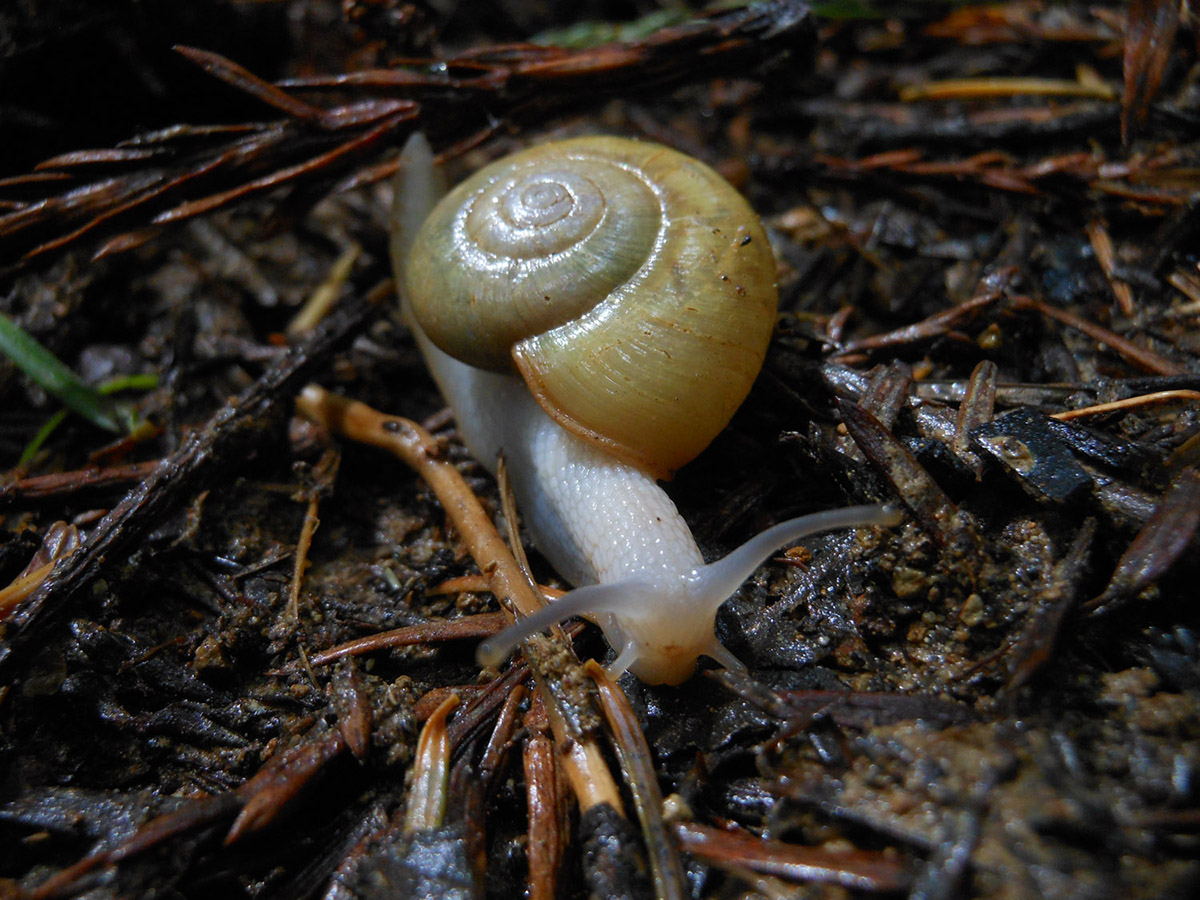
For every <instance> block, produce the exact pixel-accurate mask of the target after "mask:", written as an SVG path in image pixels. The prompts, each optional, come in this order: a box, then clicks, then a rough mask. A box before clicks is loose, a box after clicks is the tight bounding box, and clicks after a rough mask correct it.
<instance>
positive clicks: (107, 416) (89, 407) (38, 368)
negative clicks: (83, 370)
mask: <svg viewBox="0 0 1200 900" xmlns="http://www.w3.org/2000/svg"><path fill="white" fill-rule="evenodd" d="M0 353H3V354H4V355H5V356H7V357H8V358H9V359H11V360H12V361H13V363H14V364H15V365H16V366H17V368H19V369H20V370H21V371H22V372H24V373H25V374H26V375H28V376H29V377H30V378H32V379H33V380H34V381H35V382H37V383H38V384H39V385H41V386H42V388H44V389H45V390H46V391H47V392H48V393H50V394H52V395H53V396H55V397H57V398H58V399H59V400H61V401H62V402H63V405H65V406H66V407H67V408H68V409H71V410H73V411H75V412H77V413H79V415H81V416H83V417H84V418H85V419H87V420H88V421H89V422H91V423H92V424H94V425H96V426H98V427H100V428H103V429H104V430H105V431H115V432H119V431H120V430H121V426H120V423H119V422H118V421H117V419H116V417H115V416H114V415H113V404H112V401H111V400H109V399H107V398H106V397H103V396H102V395H101V394H100V393H98V392H97V391H94V390H92V389H91V388H90V387H88V386H87V385H86V384H84V383H83V382H82V381H80V379H79V376H78V375H76V374H75V373H74V372H72V371H71V370H70V369H69V368H67V367H66V366H65V365H63V364H62V363H61V362H59V361H58V358H57V357H56V356H55V355H54V354H53V353H51V352H50V351H49V350H47V349H46V348H45V347H43V346H42V345H41V344H39V343H38V342H37V341H36V340H34V339H33V338H32V337H31V336H30V335H29V334H28V333H26V332H25V331H24V330H23V329H22V328H21V327H20V326H19V325H17V323H16V322H14V321H13V320H12V319H10V318H9V317H8V316H6V315H4V314H3V313H0Z"/></svg>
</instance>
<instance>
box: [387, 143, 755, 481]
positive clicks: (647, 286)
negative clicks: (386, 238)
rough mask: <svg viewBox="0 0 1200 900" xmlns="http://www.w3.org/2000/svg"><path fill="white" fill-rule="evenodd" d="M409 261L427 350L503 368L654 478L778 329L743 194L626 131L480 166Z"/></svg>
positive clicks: (695, 442) (677, 459) (682, 451)
mask: <svg viewBox="0 0 1200 900" xmlns="http://www.w3.org/2000/svg"><path fill="white" fill-rule="evenodd" d="M405 270H406V271H405V282H406V284H405V287H406V291H407V296H408V298H409V302H410V304H411V309H412V312H413V314H414V315H415V316H416V318H417V321H418V322H419V323H420V325H421V327H422V328H423V329H424V331H425V333H426V334H427V335H428V336H429V337H430V339H432V341H433V342H434V343H435V344H436V345H437V346H438V347H440V348H441V349H442V350H444V351H445V352H447V353H449V354H450V355H451V356H454V357H456V358H458V359H460V360H462V361H464V362H466V363H468V364H470V365H474V366H477V367H480V368H486V369H492V370H496V371H510V370H512V369H514V368H515V369H516V370H517V371H518V372H519V373H520V374H521V376H522V377H523V378H524V380H525V382H526V384H527V385H528V386H529V389H530V391H531V392H532V393H533V394H534V396H535V397H536V398H537V401H538V403H539V404H540V405H541V406H542V408H543V409H545V410H546V412H547V413H548V414H549V415H550V416H551V417H552V418H554V419H555V420H556V421H557V422H558V423H559V424H560V425H562V426H563V427H564V428H567V429H568V430H570V431H572V432H573V433H575V434H577V435H579V436H580V437H583V438H584V439H586V440H589V441H593V442H595V443H597V444H599V445H601V446H602V447H603V448H605V449H606V450H607V451H608V452H610V453H612V454H613V455H615V456H617V457H619V458H621V459H623V460H625V461H627V462H630V463H632V464H633V465H635V466H637V467H639V468H641V469H642V470H644V471H646V472H649V473H650V474H652V475H655V476H656V477H660V478H666V477H670V475H671V474H672V473H673V472H674V471H675V470H676V469H677V468H678V467H680V466H682V465H683V464H684V463H686V462H687V461H689V460H690V459H692V458H693V457H694V456H696V455H697V454H698V453H699V452H700V451H701V450H703V449H704V448H705V447H706V446H707V445H708V444H709V443H710V442H711V440H712V439H713V438H714V437H715V436H716V434H717V433H718V432H719V431H720V430H721V429H722V428H724V427H725V425H726V424H727V423H728V421H729V419H730V417H732V415H733V413H734V411H735V410H736V409H737V408H738V406H739V405H740V404H741V402H742V400H743V399H745V396H746V394H747V393H748V392H749V390H750V387H751V385H752V384H753V382H754V379H755V377H756V376H757V374H758V371H759V369H760V368H761V366H762V362H763V358H764V356H765V354H766V348H767V343H768V341H769V339H770V336H771V330H772V328H773V326H774V323H775V309H776V305H777V293H776V288H775V281H774V278H775V263H774V259H773V257H772V255H771V250H770V247H769V245H768V243H767V238H766V235H765V234H764V232H763V229H762V225H761V224H760V223H759V220H758V217H757V216H756V215H755V214H754V211H753V210H752V209H751V208H750V206H749V204H748V203H747V202H746V201H745V200H744V199H743V198H742V197H741V195H740V194H738V193H737V191H736V190H734V189H733V187H732V186H730V185H729V184H728V183H727V182H726V181H725V180H724V179H722V178H721V176H719V175H718V174H717V173H716V172H714V171H713V170H712V169H710V168H709V167H708V166H706V165H704V164H703V163H700V162H698V161H697V160H694V159H692V158H690V157H688V156H684V155H683V154H681V153H678V152H676V151H674V150H671V149H669V148H667V147H663V146H661V145H658V144H651V143H642V142H639V141H632V140H627V139H623V138H613V137H586V138H578V139H575V140H569V141H561V142H558V143H552V144H545V145H542V146H538V147H534V148H531V149H529V150H526V151H524V152H522V153H518V154H515V155H513V156H509V157H506V158H504V159H502V160H499V161H498V162H495V163H493V164H491V165H489V166H486V167H485V168H483V169H481V170H480V171H479V172H477V173H476V174H475V175H474V176H472V177H471V178H469V179H468V180H467V181H465V182H463V183H462V184H460V185H459V186H458V187H457V188H455V189H454V190H453V191H451V192H450V193H449V194H448V195H447V196H446V197H445V198H444V199H443V200H442V201H441V202H440V203H439V204H438V206H437V208H436V209H434V211H433V213H432V214H431V215H430V216H429V217H428V218H427V219H426V220H425V222H424V224H423V225H422V226H421V228H420V230H419V232H418V234H417V236H416V238H415V240H414V243H413V248H412V251H411V254H410V256H409V260H408V265H407V266H406V267H405Z"/></svg>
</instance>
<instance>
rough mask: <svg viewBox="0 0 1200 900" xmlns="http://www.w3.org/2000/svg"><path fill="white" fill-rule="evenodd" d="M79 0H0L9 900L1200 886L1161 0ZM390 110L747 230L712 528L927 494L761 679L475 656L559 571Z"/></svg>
mask: <svg viewBox="0 0 1200 900" xmlns="http://www.w3.org/2000/svg"><path fill="white" fill-rule="evenodd" d="M75 6H76V4H74V3H73V2H71V0H64V2H63V3H61V4H54V5H47V6H46V8H45V9H41V8H40V7H39V9H38V10H33V8H32V7H30V8H29V10H26V9H25V7H22V8H21V10H20V11H17V12H6V13H0V31H3V30H4V28H5V27H7V28H8V30H9V31H10V32H11V35H12V37H11V53H10V50H9V49H6V50H5V51H4V55H3V56H2V57H0V71H5V72H7V71H9V70H11V71H12V72H20V73H28V72H36V73H38V74H37V77H36V78H34V79H32V80H30V79H28V78H26V79H23V80H24V81H25V82H27V83H29V85H30V87H29V88H28V90H27V91H26V92H25V93H19V94H14V93H13V92H12V89H11V87H9V86H8V85H10V84H13V83H15V81H14V80H11V79H10V80H8V81H7V82H5V81H4V80H0V121H2V122H4V123H5V128H6V129H7V128H10V127H11V128H13V129H16V130H14V131H13V132H12V133H13V134H14V135H16V136H17V138H18V140H17V144H19V145H20V146H19V147H14V148H12V149H7V150H5V151H4V155H0V165H10V166H12V168H11V169H7V170H0V315H3V317H4V318H3V321H4V322H5V323H6V325H5V327H6V329H7V330H8V331H9V332H10V336H15V338H14V340H15V341H16V343H17V344H19V345H20V347H23V348H25V351H29V352H25V351H22V352H18V354H17V355H18V356H19V357H21V358H19V359H16V360H14V361H8V360H5V359H4V358H0V402H2V403H3V407H2V408H3V410H4V414H3V416H0V470H3V471H2V474H0V772H2V773H3V775H2V776H0V838H2V839H0V897H4V898H10V897H11V898H23V900H34V898H58V897H74V896H87V897H93V898H107V897H113V898H115V897H119V896H175V897H186V898H197V900H198V898H207V897H245V898H255V900H270V898H293V897H325V898H330V900H348V898H368V897H384V896H400V895H403V896H426V897H463V898H467V897H471V898H475V897H512V896H518V895H522V894H525V893H528V895H529V896H531V897H536V898H552V897H572V898H574V897H585V896H606V897H629V898H642V897H651V896H662V897H695V898H700V897H704V898H710V897H711V898H726V897H728V898H734V897H751V896H771V897H774V896H796V895H799V894H801V893H802V894H803V896H805V897H814V898H831V900H832V898H843V897H867V896H878V895H881V894H882V895H890V896H898V895H902V894H907V895H908V896H910V897H914V898H935V897H936V898H953V897H980V898H995V900H1008V898H1023V897H1033V896H1037V897H1047V898H1076V897H1088V898H1097V900H1101V898H1109V897H1112V898H1118V897H1120V898H1127V897H1128V898H1157V897H1186V896H1192V895H1194V894H1195V893H1196V892H1197V890H1200V865H1198V864H1197V863H1196V861H1195V860H1196V859H1197V857H1198V855H1200V853H1198V850H1200V847H1198V837H1197V836H1198V834H1200V828H1198V826H1200V775H1198V773H1200V611H1198V607H1197V605H1196V603H1195V602H1194V599H1193V595H1194V589H1193V585H1194V583H1195V579H1196V578H1197V576H1200V534H1198V533H1200V471H1198V470H1200V402H1197V401H1198V400H1200V340H1198V336H1200V253H1198V252H1197V249H1196V248H1197V246H1198V245H1197V239H1198V238H1200V181H1198V179H1197V175H1196V173H1197V165H1198V163H1200V130H1198V128H1197V123H1198V122H1200V94H1197V91H1196V86H1195V77H1194V76H1195V71H1196V70H1197V67H1198V66H1200V43H1198V41H1197V19H1196V16H1195V15H1194V10H1192V8H1191V7H1190V6H1189V5H1188V4H1182V5H1181V4H1179V3H1172V2H1167V0H1133V2H1131V3H1128V4H1118V3H1113V2H1102V3H1100V4H1091V5H1087V4H1082V3H1065V4H1049V5H1047V4H1044V3H1041V2H1037V0H1008V2H1002V3H999V4H991V5H970V4H968V5H961V4H940V3H932V4H929V3H922V4H912V3H902V2H897V3H879V2H874V0H872V2H868V3H861V4H853V9H852V10H851V9H850V8H849V7H848V6H846V5H844V4H836V3H834V4H825V5H822V6H820V7H818V8H817V9H816V10H815V11H814V10H810V9H809V8H808V7H807V6H806V5H805V4H803V3H800V2H797V0H771V2H765V3H757V4H750V5H747V6H743V7H737V8H732V9H725V10H723V11H718V12H713V13H707V14H694V15H692V14H688V13H687V11H686V10H685V9H682V8H679V7H677V6H674V5H672V8H671V9H669V10H666V9H656V8H652V7H653V5H651V6H650V7H647V6H645V5H636V4H609V3H599V4H597V3H585V4H582V5H580V4H571V5H568V4H523V3H520V2H515V0H502V2H500V3H498V4H495V5H494V7H495V8H494V9H493V8H492V7H493V5H472V4H465V5H460V7H461V8H460V7H455V9H454V11H447V10H446V9H444V8H443V7H440V6H438V5H435V4H426V3H423V2H411V3H410V2H402V0H395V2H393V0H348V2H345V3H341V4H338V3H333V2H329V0H272V2H270V3H265V4H264V3H255V2H245V0H206V2H205V3H203V4H200V6H199V7H198V8H199V9H200V10H201V11H202V12H210V13H212V15H213V16H215V17H218V18H220V20H221V21H222V22H228V23H229V24H228V26H227V27H226V28H225V30H227V31H229V32H230V34H229V35H228V36H225V37H222V36H221V35H220V34H216V33H214V32H213V31H212V30H210V29H201V27H200V26H199V25H197V24H196V23H195V22H190V20H189V19H187V17H182V18H181V17H180V14H179V12H178V10H175V9H174V7H173V5H172V4H153V3H152V4H148V5H146V4H143V6H144V7H145V8H144V9H142V10H141V12H140V14H139V15H140V18H137V17H127V16H126V14H125V12H124V11H123V9H116V10H113V11H112V12H111V13H109V14H108V15H107V16H98V15H96V14H94V13H91V12H89V13H88V14H86V15H84V14H79V11H78V10H77V9H75ZM483 6H487V9H486V10H484V9H482V7H483ZM635 9H636V10H639V11H643V12H646V13H647V15H646V16H645V17H644V18H642V19H638V20H635V21H632V22H623V21H622V22H618V21H615V20H616V19H617V18H619V17H621V16H624V15H627V14H629V13H631V12H632V11H633V10H635ZM218 14H219V15H218ZM201 18H203V17H201ZM593 19H597V20H603V21H591V20H593ZM584 20H589V21H584ZM609 20H614V21H609ZM66 21H71V22H73V23H74V25H73V28H74V29H76V30H77V33H76V32H75V31H68V30H64V29H63V28H62V27H61V26H62V25H63V23H64V22H66ZM268 35H269V36H270V37H268ZM250 36H255V37H256V38H257V40H254V39H251V38H250ZM534 37H540V39H539V41H538V42H536V43H534V42H531V41H527V40H526V39H530V38H534ZM7 46H8V45H6V47H7ZM114 47H117V48H123V49H122V50H121V52H120V53H114V50H113V48H114ZM172 47H174V48H175V49H174V50H172V49H171V48H172ZM73 56H77V57H78V58H77V59H75V58H72V57H73ZM118 58H122V59H126V60H127V61H128V70H129V72H132V73H134V77H131V78H126V77H124V75H123V74H121V73H119V72H118V67H117V64H116V63H115V62H114V60H115V59H118ZM89 65H91V66H93V67H94V68H93V70H91V71H90V75H91V77H88V78H79V77H78V76H77V73H78V72H80V71H84V72H88V69H87V66H89ZM110 75H111V77H110ZM118 75H120V77H118ZM59 77H71V78H72V80H73V82H74V83H76V85H77V90H78V91H79V93H80V95H81V97H86V98H88V99H87V100H86V104H90V106H92V107H94V109H93V110H92V111H91V112H90V113H89V114H87V115H83V114H82V113H81V112H80V109H79V104H80V103H85V101H84V100H82V99H79V98H76V97H71V98H69V99H70V102H71V103H73V104H76V106H75V107H74V112H70V111H69V108H68V107H65V106H63V105H62V103H66V102H67V100H62V101H61V102H60V101H58V100H55V99H54V97H53V94H54V91H52V90H50V88H51V87H52V86H53V85H54V84H55V83H56V79H57V78H59ZM206 92H208V93H206ZM168 100H169V102H166V101H168ZM95 109H104V110H106V114H105V115H97V114H95ZM55 129H57V131H56V130H55ZM416 130H422V131H425V132H426V133H427V134H428V136H429V137H430V140H431V142H432V144H433V146H434V148H435V149H436V150H437V151H438V154H439V158H440V160H441V161H442V162H443V164H444V166H445V168H446V171H447V174H448V176H449V177H451V178H452V179H453V178H456V177H458V176H460V175H462V174H465V173H466V172H469V171H471V170H473V169H474V168H476V167H478V166H479V165H481V164H482V163H483V162H485V161H487V160H489V159H491V158H494V157H496V156H499V155H501V154H503V153H505V152H507V151H509V150H511V149H513V148H515V147H517V146H522V145H525V144H527V143H530V142H535V141H539V140H544V139H547V138H548V137H551V136H561V135H563V134H577V133H584V132H597V131H604V132H614V133H620V134H627V135H631V136H635V137H643V138H647V139H652V140H658V141H662V142H665V143H668V144H670V145H672V146H675V147H677V148H679V149H681V150H683V151H685V152H688V153H691V154H693V155H695V156H698V157H699V158H701V159H704V160H705V161H707V162H709V163H710V164H712V165H713V166H715V167H716V168H717V169H718V170H719V171H721V172H722V174H724V175H725V176H726V177H727V178H729V179H730V180H731V181H732V182H733V183H734V184H735V185H737V186H738V187H739V189H741V190H742V191H743V192H744V193H745V194H746V195H747V197H748V198H749V199H750V200H751V202H752V203H753V205H754V206H755V208H756V209H757V210H759V212H760V213H761V214H762V216H763V218H764V222H765V224H766V226H767V229H768V232H769V235H770V238H771V242H772V246H773V249H774V251H775V253H776V258H777V261H778V280H779V286H780V294H781V316H780V321H779V326H778V328H777V330H776V335H775V338H774V340H773V342H772V344H771V347H770V350H769V353H768V357H767V363H766V367H765V369H764V371H763V374H762V375H761V376H760V378H759V380H758V382H757V383H756V385H755V387H754V389H753V391H752V392H751V395H750V397H749V398H748V400H747V402H746V403H745V405H744V406H743V408H742V409H741V410H740V411H739V413H738V414H737V416H736V417H735V419H734V420H733V422H732V423H731V425H730V426H729V427H728V428H727V429H726V430H725V432H723V433H722V434H721V435H720V436H719V437H718V438H717V440H716V441H715V442H714V443H713V445H712V446H711V447H710V448H709V449H708V450H707V451H706V452H705V453H704V454H703V455H702V456H701V457H700V458H698V459H697V460H695V461H694V462H693V463H691V464H689V465H688V466H686V467H685V468H684V469H682V470H681V471H680V473H679V474H678V476H677V478H676V479H675V480H674V481H673V482H672V483H671V484H670V485H669V487H668V489H669V491H670V492H671V494H672V496H673V498H674V499H675V500H676V502H677V503H678V505H679V506H680V509H681V510H682V512H683V513H684V515H685V517H686V518H687V519H688V521H689V523H691V525H692V527H693V530H694V532H695V534H696V537H697V538H698V540H699V543H700V545H701V547H702V549H703V551H704V553H705V555H706V556H708V557H710V558H711V557H716V556H719V555H721V554H722V553H724V552H726V551H728V550H729V549H730V548H732V547H734V546H736V545H738V544H740V543H741V542H742V540H744V539H745V538H746V537H748V536H750V535H751V534H752V533H755V532H757V531H760V530H761V529H762V528H763V527H765V526H766V525H769V524H771V523H773V522H777V521H781V520H783V519H786V518H789V517H791V516H793V515H796V514H798V513H801V512H807V511H813V510H817V509H822V508H830V507H835V506H842V505H848V504H857V503H864V502H876V501H883V500H886V501H891V502H896V503H899V504H900V505H902V507H903V510H904V514H905V515H904V521H903V523H902V524H901V525H899V526H897V527H896V528H894V529H861V530H858V531H854V532H848V533H838V534H830V535H826V536H822V537H819V538H814V539H811V540H808V541H806V542H805V543H804V544H803V545H802V546H800V547H795V548H792V549H789V550H787V551H784V552H783V553H781V554H780V555H779V556H778V557H777V558H776V559H774V560H771V561H769V562H767V563H766V564H765V565H764V566H762V567H761V568H760V569H759V571H758V573H757V575H756V576H755V577H754V578H752V579H751V580H750V581H749V582H748V583H747V584H746V585H744V586H743V587H742V589H741V590H740V591H739V592H738V594H737V595H736V596H735V597H734V598H732V599H731V600H730V601H729V602H728V603H726V605H725V606H724V607H723V608H722V610H721V613H720V615H719V618H718V628H719V631H720V632H721V638H722V641H723V643H725V644H726V645H727V646H728V647H729V649H730V650H731V651H732V652H733V653H734V654H735V655H736V656H738V658H740V659H742V660H743V661H744V662H745V663H746V664H747V671H746V672H733V671H727V670H719V669H714V668H711V667H710V668H706V669H704V670H703V671H701V672H699V673H698V674H697V675H696V676H695V677H694V678H692V679H691V680H690V681H688V682H687V683H685V684H683V685H680V686H678V687H671V688H665V687H649V686H646V685H644V684H641V683H639V682H637V681H636V680H634V679H632V678H631V677H628V676H626V677H623V678H622V679H620V681H619V683H615V684H614V683H613V682H612V681H611V680H609V679H608V677H607V676H606V674H605V673H604V672H603V670H602V669H601V668H600V667H599V666H598V665H597V664H596V663H595V662H591V661H590V660H591V659H592V658H593V657H595V658H600V659H601V660H603V658H604V655H605V653H606V652H607V648H606V647H605V646H604V643H603V641H602V639H601V637H600V635H599V632H598V630H597V629H595V628H594V627H591V626H588V625H586V624H582V623H575V622H572V623H568V624H567V625H565V626H563V627H562V628H561V629H559V630H556V631H555V633H553V634H551V635H549V636H543V637H540V638H536V639H533V640H530V641H528V642H526V644H525V645H523V647H522V650H521V652H520V653H519V654H517V655H516V656H515V657H514V658H513V659H511V660H509V661H508V662H507V663H506V664H505V665H503V666H501V667H498V668H481V667H480V665H479V664H478V663H477V662H476V659H475V654H474V651H475V646H476V644H477V643H478V642H479V640H480V639H481V638H483V637H486V636H490V635H493V634H495V633H497V632H498V631H499V630H501V629H502V628H503V627H504V626H505V625H506V623H507V622H508V621H510V620H511V616H512V611H513V610H516V611H518V612H519V613H520V614H522V615H524V614H528V613H529V612H530V611H531V610H533V609H536V608H537V607H538V606H540V605H541V603H543V602H544V599H543V597H544V596H552V595H553V593H554V590H553V589H554V587H555V586H558V585H560V582H558V580H557V578H556V576H555V574H554V573H553V572H552V571H551V570H550V569H549V568H548V567H547V565H546V564H545V562H544V561H543V560H542V559H541V558H540V557H539V556H538V555H537V554H536V553H533V552H530V553H529V555H528V559H527V560H525V557H524V553H523V552H521V548H520V546H517V547H515V548H510V547H509V546H508V545H507V544H506V542H505V540H504V538H502V537H501V535H502V534H503V533H504V529H503V528H501V529H500V530H499V531H498V530H497V528H496V526H495V520H496V519H497V518H498V517H500V516H501V515H503V517H504V518H505V520H506V526H507V531H508V534H509V537H510V540H512V539H519V538H520V535H521V532H520V528H519V523H517V522H515V521H514V516H513V514H512V512H511V508H510V507H509V508H508V509H507V511H506V504H505V501H504V498H503V496H502V493H501V492H502V490H503V488H502V487H500V488H498V487H497V485H496V484H495V483H494V482H493V481H492V479H491V478H490V477H489V476H487V475H486V474H485V473H484V471H483V470H482V469H481V468H480V467H479V466H478V464H477V463H476V462H475V461H473V460H471V459H470V458H469V457H468V456H467V455H466V453H465V451H464V450H463V449H462V447H461V445H460V444H459V443H458V441H457V440H456V436H455V434H454V430H453V425H452V422H451V420H450V418H449V417H448V416H447V415H446V414H445V413H444V412H442V411H441V406H442V404H441V401H440V399H439V398H438V396H437V393H436V390H435V388H434V386H433V385H432V383H431V381H430V379H429V377H428V376H427V375H426V373H425V371H424V367H423V365H422V363H421V361H420V358H419V355H418V353H417V351H416V349H415V347H414V346H413V345H412V342H411V340H410V338H409V336H408V334H407V331H406V329H405V328H404V326H403V324H402V323H401V322H400V320H399V315H398V312H397V310H396V308H395V304H394V302H393V299H392V298H393V293H394V290H393V287H392V285H391V283H390V271H389V265H388V249H387V234H386V230H387V223H388V219H389V213H388V211H389V209H390V205H391V200H392V187H391V184H390V175H391V173H392V172H393V171H394V170H395V166H396V154H397V152H398V150H399V147H400V146H401V144H402V143H403V142H404V139H405V138H406V137H407V135H409V134H410V133H412V132H413V131H416ZM63 140H67V141H68V143H67V144H65V145H64V144H63V143H62V141H63ZM26 146H28V147H44V148H46V149H45V152H44V153H43V155H42V156H40V157H23V156H22V155H21V153H23V152H25V150H24V149H22V148H25V147H26ZM10 160H16V162H10ZM10 323H11V327H10ZM11 343H12V341H11V340H10V344H11ZM30 348H32V350H31V349H30ZM48 373H49V374H48ZM106 385H107V386H108V388H105V387H104V386H106ZM318 385H319V387H318ZM114 386H115V387H118V388H119V387H125V388H127V387H129V386H135V387H136V388H137V390H136V392H131V391H126V393H125V394H124V395H123V397H122V399H121V400H120V403H119V405H118V404H116V403H114V401H113V400H112V399H111V398H109V397H108V396H107V394H106V393H105V391H106V390H110V389H114ZM64 389H65V393H64ZM80 402H82V403H83V404H84V405H85V409H87V410H89V411H90V418H89V417H88V416H86V415H84V416H69V415H64V414H63V413H62V409H61V407H62V405H63V404H64V403H66V404H68V405H70V406H71V407H72V408H77V407H78V404H79V403H80ZM118 411H119V413H120V416H119V419H120V422H118V418H115V417H114V413H115V412H118ZM128 422H137V423H139V427H137V428H133V429H128V428H126V427H125V423H128ZM514 550H515V551H516V552H515V558H514V552H513V551H514ZM520 561H524V564H522V562H520ZM543 584H547V585H550V587H549V588H545V589H543V588H542V587H541V585H543ZM497 599H498V600H499V605H497ZM581 661H582V662H581Z"/></svg>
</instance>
